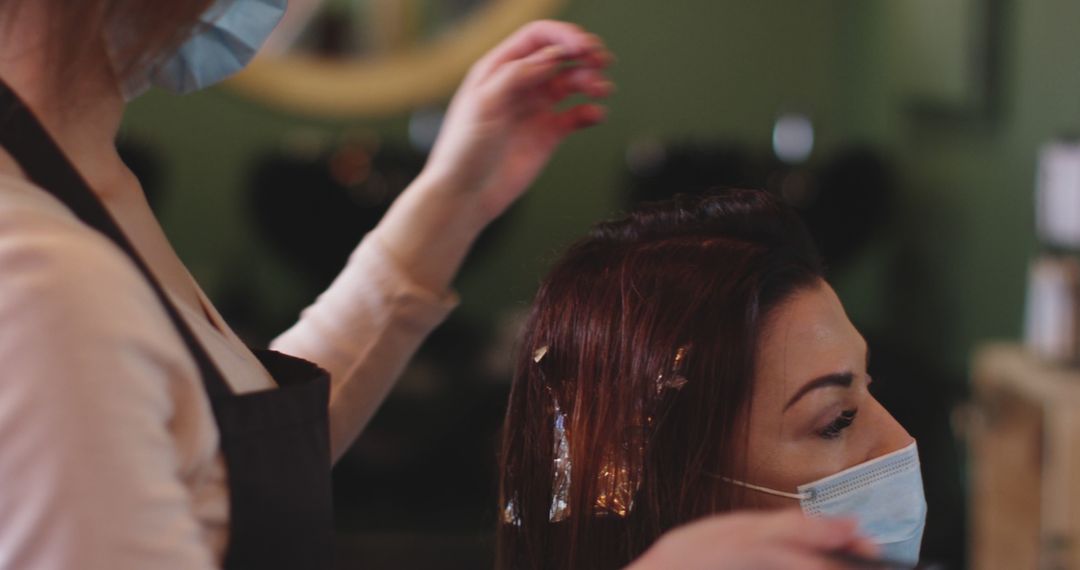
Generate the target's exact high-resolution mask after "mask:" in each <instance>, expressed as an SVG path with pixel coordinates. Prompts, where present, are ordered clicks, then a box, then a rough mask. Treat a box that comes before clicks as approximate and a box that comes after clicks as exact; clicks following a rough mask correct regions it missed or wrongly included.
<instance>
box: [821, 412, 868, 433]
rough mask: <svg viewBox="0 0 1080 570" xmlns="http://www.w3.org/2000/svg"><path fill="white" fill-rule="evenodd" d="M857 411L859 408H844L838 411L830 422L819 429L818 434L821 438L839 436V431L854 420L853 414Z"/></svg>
mask: <svg viewBox="0 0 1080 570" xmlns="http://www.w3.org/2000/svg"><path fill="white" fill-rule="evenodd" d="M858 411H859V410H857V409H856V410H844V411H843V412H840V415H839V416H836V419H835V420H833V421H832V423H830V424H829V425H827V426H825V427H824V428H823V429H822V430H821V431H819V432H818V435H819V436H821V437H822V438H823V439H836V438H838V437H840V432H842V431H844V430H845V429H847V428H848V426H850V425H851V423H852V422H854V421H855V414H856V413H857V412H858Z"/></svg>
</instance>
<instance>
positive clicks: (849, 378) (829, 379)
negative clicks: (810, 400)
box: [784, 372, 855, 412]
mask: <svg viewBox="0 0 1080 570" xmlns="http://www.w3.org/2000/svg"><path fill="white" fill-rule="evenodd" d="M854 381H855V375H854V374H852V373H851V372H837V373H834V374H826V375H825V376H821V377H820V378H815V379H813V380H811V381H809V382H807V383H806V384H804V385H803V387H802V388H799V391H798V392H795V395H794V396H792V397H791V399H790V400H788V403H787V405H786V406H784V411H785V412H786V411H787V409H788V408H790V407H791V406H794V405H795V402H798V401H799V400H800V399H802V397H803V396H805V395H807V394H808V393H810V392H813V391H814V390H817V389H818V388H828V387H830V386H840V387H842V388H850V387H851V383H852V382H854Z"/></svg>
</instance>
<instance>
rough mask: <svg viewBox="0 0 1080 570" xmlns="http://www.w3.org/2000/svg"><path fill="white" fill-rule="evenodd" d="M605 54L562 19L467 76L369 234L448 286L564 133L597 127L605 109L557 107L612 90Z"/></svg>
mask: <svg viewBox="0 0 1080 570" xmlns="http://www.w3.org/2000/svg"><path fill="white" fill-rule="evenodd" d="M609 61H610V55H609V54H608V52H607V50H606V49H605V47H604V45H603V43H602V42H601V41H600V39H599V38H597V37H596V36H594V35H592V34H589V33H587V32H585V31H584V30H582V29H581V28H579V27H577V26H575V25H573V24H568V23H564V22H553V21H541V22H534V23H532V24H529V25H527V26H525V27H524V28H522V29H521V30H519V31H518V32H517V33H515V34H514V35H513V36H511V37H510V38H508V39H507V40H505V41H504V42H503V43H502V44H500V45H499V46H498V47H496V48H495V49H494V50H492V51H491V52H489V53H488V54H487V55H486V56H484V58H483V59H481V60H480V61H479V62H477V63H476V64H475V65H474V66H473V67H472V69H471V70H470V72H469V74H468V76H467V77H466V78H465V81H464V83H463V84H462V85H461V88H460V89H459V90H458V93H457V95H456V96H455V97H454V100H453V102H452V103H451V105H450V109H449V111H448V113H447V117H446V121H445V123H444V125H443V129H442V132H441V133H440V136H439V138H438V141H437V142H436V144H435V148H434V150H433V152H432V154H431V157H430V159H429V160H428V164H427V166H426V167H425V169H424V171H423V173H422V174H421V175H420V177H419V178H418V179H417V180H416V182H415V183H414V184H413V185H412V186H411V187H410V188H409V189H408V190H407V191H406V192H405V193H403V194H402V196H401V197H400V198H399V199H398V200H397V201H396V202H395V203H394V205H393V207H392V208H391V209H390V212H389V213H388V214H387V215H386V217H385V218H384V219H383V221H382V223H380V224H379V226H378V228H376V230H375V233H376V234H377V235H378V237H379V239H380V240H381V241H382V242H383V243H384V244H385V245H386V247H387V248H388V249H389V250H390V251H391V252H392V253H393V254H394V256H395V257H396V258H397V259H398V260H399V262H400V263H401V264H402V265H403V266H404V268H405V269H406V271H407V272H408V273H409V274H410V275H412V276H413V277H414V278H415V279H417V281H418V282H419V283H421V284H422V285H425V286H427V287H429V288H431V289H432V290H436V291H438V290H442V289H445V288H446V287H447V286H448V285H449V283H450V282H451V280H452V279H453V277H454V275H455V274H456V273H457V270H458V267H459V266H460V264H461V262H462V260H463V259H464V257H465V255H466V253H467V252H468V250H469V247H470V246H471V244H472V242H473V240H474V239H475V238H476V236H477V234H479V233H480V231H481V230H483V229H484V227H485V226H487V224H488V223H489V222H491V220H493V219H495V218H496V217H498V216H499V215H500V214H502V213H503V211H504V210H506V208H507V207H508V206H509V205H510V204H511V203H512V202H514V201H515V200H516V199H517V198H518V197H519V196H520V195H521V194H522V193H524V192H525V190H526V189H527V188H528V187H529V185H530V184H532V182H533V180H534V179H535V178H536V176H537V175H538V174H539V172H540V170H541V169H542V168H543V167H544V166H545V165H546V164H547V162H548V160H549V159H550V158H551V155H552V153H554V151H555V149H556V147H557V146H558V145H559V143H561V142H562V141H563V140H564V139H565V138H566V137H567V136H569V135H570V134H572V133H574V132H575V131H577V130H580V129H582V128H585V127H589V126H592V125H595V124H597V123H599V122H600V121H602V120H603V118H604V108H603V107H600V106H599V105H596V104H584V105H578V106H576V107H572V108H570V109H566V110H560V109H558V108H557V106H558V105H559V103H560V102H562V101H563V100H564V99H565V98H567V97H569V96H571V95H574V94H578V93H583V94H585V95H588V96H590V97H592V98H603V97H606V96H608V95H609V94H610V92H611V91H612V85H611V83H610V82H609V81H608V80H607V79H606V78H605V77H604V74H603V69H604V67H606V65H607V64H608V62H609Z"/></svg>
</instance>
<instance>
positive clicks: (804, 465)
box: [746, 283, 912, 507]
mask: <svg viewBox="0 0 1080 570" xmlns="http://www.w3.org/2000/svg"><path fill="white" fill-rule="evenodd" d="M762 333H763V335H762V339H761V344H760V346H759V353H758V364H757V370H756V371H755V378H754V382H755V386H754V388H755V389H754V396H753V398H752V400H751V408H750V416H749V429H750V433H749V434H748V444H749V445H748V448H747V449H746V457H747V474H746V480H747V481H749V482H752V483H754V484H755V485H761V486H765V487H770V488H773V489H777V490H782V491H788V492H794V491H795V488H796V487H797V486H798V485H800V484H804V483H810V482H812V481H816V480H818V479H821V478H823V477H826V476H829V475H832V474H834V473H836V472H838V471H842V470H844V469H846V468H848V467H851V466H854V465H858V464H859V463H863V462H865V461H867V460H870V459H874V458H876V457H879V456H881V455H884V454H886V453H889V452H892V451H896V450H898V449H900V448H902V447H905V446H907V445H908V444H910V443H911V442H912V438H911V436H910V435H909V434H908V433H907V431H905V430H904V428H903V427H901V426H900V424H899V423H897V422H896V420H895V419H893V417H892V416H891V415H889V412H887V411H885V408H883V407H882V406H881V404H880V403H878V401H877V400H876V399H875V398H874V396H873V395H871V393H870V391H869V386H870V381H871V380H870V376H869V375H867V373H866V365H867V359H868V356H869V355H868V354H867V347H866V341H865V340H864V339H863V338H862V336H861V335H860V334H859V332H858V331H857V330H855V327H854V326H853V325H852V324H851V321H850V320H848V318H847V315H846V314H845V313H844V308H843V306H841V304H840V300H839V299H838V298H837V296H836V293H835V292H834V291H833V290H832V288H831V287H829V286H828V285H827V284H825V283H821V284H820V285H818V286H816V287H813V288H810V289H807V290H804V291H801V292H800V293H798V294H796V296H794V297H793V298H791V299H790V300H789V301H788V302H787V303H785V304H784V305H782V306H780V307H778V308H777V309H776V310H775V311H774V313H773V314H772V315H771V318H770V321H769V323H767V324H766V326H765V328H764V329H763V331H762ZM747 500H748V501H750V504H749V505H747V506H754V507H774V506H778V507H792V506H796V505H797V504H798V502H797V501H795V500H792V499H786V498H783V497H777V496H773V495H767V494H764V493H760V492H756V491H748V492H747Z"/></svg>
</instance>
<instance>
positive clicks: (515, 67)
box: [481, 46, 561, 104]
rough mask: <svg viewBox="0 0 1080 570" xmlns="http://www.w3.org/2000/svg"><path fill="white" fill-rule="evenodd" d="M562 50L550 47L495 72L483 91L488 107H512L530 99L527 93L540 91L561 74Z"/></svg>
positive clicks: (484, 85) (485, 83)
mask: <svg viewBox="0 0 1080 570" xmlns="http://www.w3.org/2000/svg"><path fill="white" fill-rule="evenodd" d="M560 54H561V48H559V47H558V46H549V47H547V48H545V49H542V50H540V51H538V52H536V53H534V54H532V55H530V56H529V57H527V58H525V59H519V60H517V61H513V62H511V63H508V64H506V65H504V66H502V67H500V68H499V69H498V70H496V71H495V73H494V74H492V76H491V77H490V78H489V79H488V80H487V81H485V82H484V84H483V87H482V88H481V90H482V93H483V94H484V97H485V98H486V99H488V101H489V104H509V103H513V102H515V101H522V100H527V99H529V97H528V92H529V91H531V90H537V89H541V88H542V86H544V85H545V84H547V83H549V82H551V81H552V80H554V79H555V78H556V77H557V76H558V75H559V62H560V57H561V55H560Z"/></svg>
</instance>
